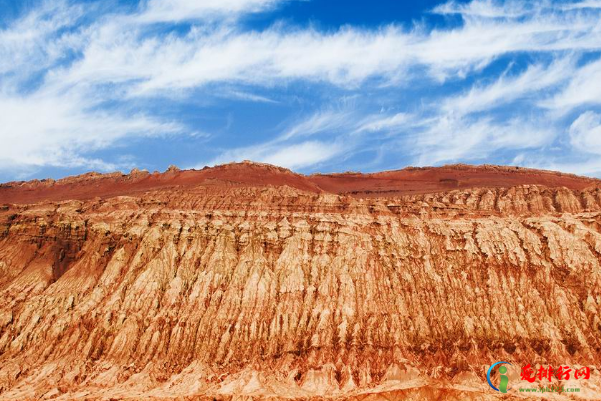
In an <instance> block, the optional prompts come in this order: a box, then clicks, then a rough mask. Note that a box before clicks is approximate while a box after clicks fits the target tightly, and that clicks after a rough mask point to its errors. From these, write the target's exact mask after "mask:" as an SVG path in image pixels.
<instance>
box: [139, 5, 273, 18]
mask: <svg viewBox="0 0 601 401" xmlns="http://www.w3.org/2000/svg"><path fill="white" fill-rule="evenodd" d="M281 2H282V0H148V1H147V2H146V3H145V5H144V6H143V11H142V12H141V13H140V15H139V16H138V19H139V21H140V22H144V23H151V22H177V21H184V20H194V19H212V18H217V17H231V16H233V15H239V14H243V13H256V12H260V11H265V10H266V9H268V8H271V7H273V6H275V5H276V4H278V3H281Z"/></svg>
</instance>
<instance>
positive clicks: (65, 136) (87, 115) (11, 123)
mask: <svg viewBox="0 0 601 401" xmlns="http://www.w3.org/2000/svg"><path fill="white" fill-rule="evenodd" d="M85 105H89V102H88V101H87V100H86V99H82V98H80V97H78V96H77V95H73V94H71V95H64V96H60V97H56V96H52V95H49V96H45V95H36V96H31V97H24V98H18V97H15V96H12V97H6V96H3V95H1V94H0V110H2V112H1V113H0V127H1V128H0V136H1V138H2V146H1V147H0V169H7V168H14V169H17V170H19V169H24V168H26V169H31V168H32V167H41V166H59V167H61V166H63V167H66V166H69V167H75V166H85V167H88V166H89V167H92V168H100V169H102V170H106V169H112V168H114V167H115V165H114V164H110V163H105V162H102V161H100V160H96V159H94V158H89V157H87V156H86V155H87V154H90V153H92V152H94V151H97V150H102V149H106V148H108V147H110V146H113V145H115V144H116V143H117V142H118V141H120V140H122V139H124V138H131V137H132V136H156V135H161V134H166V133H178V132H181V131H183V128H182V127H181V126H179V124H175V123H162V122H160V121H157V120H156V119H154V118H150V117H146V116H143V115H128V116H124V115H120V114H119V113H114V112H113V113H108V112H102V111H91V110H86V109H85Z"/></svg>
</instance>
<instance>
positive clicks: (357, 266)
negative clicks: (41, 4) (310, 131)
mask: <svg viewBox="0 0 601 401" xmlns="http://www.w3.org/2000/svg"><path fill="white" fill-rule="evenodd" d="M220 168H222V169H223V170H222V171H225V173H223V172H222V173H219V171H217V172H216V171H215V170H216V169H207V170H208V172H207V170H203V171H201V172H196V173H198V174H205V175H207V174H208V176H207V177H205V176H203V177H200V178H199V177H197V176H192V175H190V176H186V174H191V173H190V172H185V171H179V170H176V169H171V170H169V171H168V172H166V173H164V174H158V175H157V174H149V173H144V172H135V174H132V175H127V176H123V175H115V174H113V175H110V176H96V175H88V176H84V177H78V178H74V179H69V180H66V181H63V182H60V181H57V182H37V183H11V184H8V185H6V186H3V187H0V204H4V206H2V207H0V294H1V295H0V399H15V400H17V399H18V400H21V399H34V398H35V399H38V398H46V399H65V400H66V399H82V398H86V397H87V398H90V399H111V398H112V399H140V400H142V399H149V398H154V399H191V400H193V399H229V398H231V397H234V398H238V397H247V396H250V397H254V398H299V399H300V398H322V397H323V398H348V399H357V400H362V399H370V400H379V399H382V400H385V399H388V400H389V399H412V400H413V399H415V400H419V399H453V400H455V399H456V400H466V399H479V400H482V399H496V397H497V394H498V393H495V391H494V390H492V389H491V388H490V387H489V386H488V384H487V383H486V380H485V376H486V370H487V369H488V366H490V365H491V364H492V363H494V362H496V361H508V362H511V363H513V364H514V365H515V366H524V365H526V364H532V365H537V364H550V365H553V366H556V365H557V366H559V365H571V366H573V367H575V366H589V367H591V369H592V370H591V372H592V373H591V379H590V380H586V381H577V382H576V381H574V382H573V383H572V382H570V384H572V386H574V387H580V388H581V392H580V393H578V394H577V395H575V397H576V398H581V399H591V398H594V397H599V396H600V394H601V392H600V387H599V386H600V384H601V380H600V377H601V376H600V374H601V373H600V372H599V370H598V368H599V365H600V361H601V316H600V315H599V310H600V306H601V268H600V260H601V259H600V258H601V189H599V188H600V186H599V184H598V182H597V181H594V180H588V179H580V178H578V177H574V176H562V175H558V174H552V173H545V172H535V171H530V170H526V171H524V170H522V171H518V172H513V170H511V169H507V168H492V167H485V168H473V167H467V166H459V167H457V166H455V167H452V168H450V170H448V171H451V172H453V171H454V174H455V175H453V177H452V178H445V177H446V175H448V172H446V171H443V176H442V178H444V179H448V180H455V181H442V178H441V175H440V174H438V175H436V174H433V173H432V172H431V171H438V173H440V171H441V170H437V169H431V170H424V171H430V172H429V174H431V175H432V177H433V178H430V181H427V179H424V181H422V183H423V185H424V187H427V185H431V186H432V187H433V192H428V191H415V190H414V188H413V187H412V188H410V189H411V190H408V191H405V192H403V191H402V190H400V189H398V188H402V180H403V179H406V177H403V176H400V177H396V178H395V179H396V181H394V180H392V181H390V180H389V185H390V186H391V187H392V186H394V185H397V187H394V188H395V190H394V191H391V192H386V191H387V189H386V187H382V185H380V184H378V185H372V184H370V182H371V181H370V180H374V179H376V178H377V177H375V178H374V176H361V177H359V178H360V180H359V181H360V183H361V184H360V185H363V186H362V187H361V186H360V185H358V184H357V182H359V181H355V184H353V179H349V176H357V175H348V174H347V175H332V176H311V177H305V176H300V175H296V174H293V173H291V172H289V171H287V170H283V169H278V168H275V167H271V166H264V165H258V164H250V163H246V164H239V165H231V166H226V167H220ZM218 169H219V168H218ZM232 171H233V172H232ZM420 171H421V170H420ZM470 171H471V172H472V173H470ZM209 172H210V173H211V174H212V175H211V174H209ZM474 172H475V173H474ZM476 173H477V174H479V176H482V175H483V174H484V175H486V174H488V175H486V177H485V179H486V180H488V185H482V184H486V182H478V186H477V187H470V185H469V182H470V179H473V176H474V174H476ZM381 174H392V173H381ZM445 174H446V175H445ZM462 174H464V176H462ZM470 174H472V175H470ZM513 174H516V175H520V174H521V176H519V177H518V178H517V180H518V181H519V180H522V181H523V180H525V183H522V184H520V185H517V186H512V187H503V186H499V185H498V182H499V181H503V180H505V181H503V182H506V181H508V180H509V181H510V182H511V180H512V179H515V177H514V176H513ZM255 175H256V176H257V177H262V181H256V182H253V178H252V177H254V176H255ZM274 175H275V176H276V177H278V178H277V180H276V181H275V182H274V181H273V180H271V179H272V178H273V176H274ZM182 176H183V177H184V178H185V179H183V178H182ZM169 177H171V178H169ZM190 177H192V178H190ZM237 177H238V178H237ZM249 177H250V178H249ZM357 177H358V176H357ZM495 177H498V179H496V178H495ZM524 177H525V178H524ZM541 177H542V178H541ZM393 178H394V177H393ZM152 179H154V180H155V181H153V182H155V183H156V182H160V185H155V184H153V185H154V186H152V185H150V186H149V185H146V184H145V185H146V186H144V185H141V184H140V182H145V181H144V180H152ZM161 180H162V181H161ZM170 180H171V181H170ZM186 180H187V181H186ZM270 180H271V181H270ZM274 180H275V179H274ZM336 180H345V181H344V182H342V181H340V183H338V181H336ZM541 180H542V181H543V183H545V184H547V185H540V184H541ZM545 180H546V181H545ZM562 180H563V181H562ZM393 181H394V182H393ZM128 182H130V184H131V187H128V185H127V183H128ZM349 182H350V184H349ZM428 182H429V184H428ZM107 183H108V184H107ZM366 183H367V184H366ZM109 184H110V188H108V187H109ZM61 185H62V186H63V187H61ZM103 185H105V186H106V187H107V188H108V189H107V188H104V187H103ZM136 185H138V187H135V186H136ZM353 185H355V187H353ZM370 185H371V187H370ZM439 186H440V187H441V188H439ZM445 186H451V188H445ZM57 188H58V189H57ZM65 188H68V191H67V190H66V189H65ZM86 188H96V189H95V191H96V192H94V195H93V196H89V194H90V191H91V190H87V189H86ZM131 188H138V189H136V190H135V191H134V190H132V189H131ZM366 188H367V189H366ZM374 188H375V189H374ZM105 189H106V191H108V193H104V192H102V191H104V190H105ZM109 189H110V191H109ZM19 191H20V192H19ZM69 191H71V192H69ZM77 191H79V192H77ZM106 191H105V192H106ZM111 191H112V192H111ZM115 191H117V192H121V193H123V194H126V195H125V196H119V195H118V193H115ZM412 191H414V192H415V194H412ZM20 194H21V195H20ZM32 194H34V195H35V196H33V195H32ZM45 194H48V196H47V198H48V199H45V198H44V197H45ZM3 196H4V199H3ZM19 196H21V199H20V198H19ZM32 196H33V197H35V202H36V203H35V204H32V203H30V202H32V201H33V200H34V199H33V198H32ZM63 198H70V199H63ZM8 200H10V202H8ZM511 380H513V384H514V387H515V388H519V387H520V386H523V383H526V382H520V378H519V375H518V376H516V377H511ZM526 384H528V385H529V386H530V387H532V385H530V384H529V383H526ZM513 396H516V397H517V396H519V393H517V392H514V393H513ZM571 396H572V397H574V395H571ZM366 397H368V398H366ZM560 398H561V397H560Z"/></svg>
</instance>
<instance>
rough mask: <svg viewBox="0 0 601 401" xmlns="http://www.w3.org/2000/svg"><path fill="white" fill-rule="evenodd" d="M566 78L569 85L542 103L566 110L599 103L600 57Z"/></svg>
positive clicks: (600, 87)
mask: <svg viewBox="0 0 601 401" xmlns="http://www.w3.org/2000/svg"><path fill="white" fill-rule="evenodd" d="M568 78H569V80H570V82H569V85H568V86H567V87H566V88H565V89H563V90H562V91H561V92H559V93H558V94H557V95H556V96H555V97H554V98H553V99H551V100H550V101H546V102H544V103H543V105H545V106H547V107H549V108H553V109H558V110H562V111H564V112H567V111H569V110H570V109H573V108H575V107H578V106H581V105H584V104H601V58H599V59H596V60H595V61H593V62H590V63H588V64H586V65H584V66H583V67H580V68H579V69H577V70H576V71H575V72H574V73H573V74H570V75H569V76H568Z"/></svg>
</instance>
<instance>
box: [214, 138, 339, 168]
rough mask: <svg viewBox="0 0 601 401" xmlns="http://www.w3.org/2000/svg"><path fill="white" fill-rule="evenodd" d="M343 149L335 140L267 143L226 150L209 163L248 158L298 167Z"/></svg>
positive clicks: (311, 164)
mask: <svg viewBox="0 0 601 401" xmlns="http://www.w3.org/2000/svg"><path fill="white" fill-rule="evenodd" d="M343 151H344V147H343V146H342V145H341V144H339V143H336V142H324V141H305V142H300V143H295V144H280V143H267V144H263V145H258V146H251V147H246V148H238V149H234V150H229V151H226V152H225V153H223V154H222V155H220V156H219V157H218V158H217V159H215V160H213V162H211V163H210V164H212V165H215V164H222V163H229V162H234V161H238V162H240V161H243V160H248V159H250V160H254V161H259V162H264V163H270V164H275V165H277V166H282V167H287V168H290V169H300V168H305V167H311V166H315V165H317V164H319V163H323V162H326V161H328V160H330V159H331V158H333V157H335V156H339V155H340V154H342V153H343Z"/></svg>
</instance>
